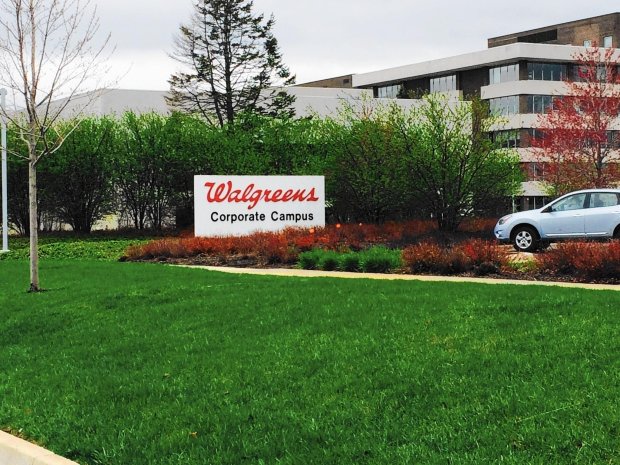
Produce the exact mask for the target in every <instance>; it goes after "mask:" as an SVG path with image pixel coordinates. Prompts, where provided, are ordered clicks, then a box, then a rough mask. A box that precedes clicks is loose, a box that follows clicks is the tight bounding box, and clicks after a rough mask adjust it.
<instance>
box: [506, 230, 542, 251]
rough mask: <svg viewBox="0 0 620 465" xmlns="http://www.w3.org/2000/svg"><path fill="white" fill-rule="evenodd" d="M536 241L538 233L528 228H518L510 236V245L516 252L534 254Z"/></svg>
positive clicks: (536, 246) (536, 245)
mask: <svg viewBox="0 0 620 465" xmlns="http://www.w3.org/2000/svg"><path fill="white" fill-rule="evenodd" d="M538 241H539V239H538V233H537V232H536V230H535V229H534V228H532V227H530V226H519V227H518V228H516V229H515V231H514V233H513V236H512V245H513V247H514V248H515V250H516V251H517V252H534V251H535V250H536V249H537V248H538Z"/></svg>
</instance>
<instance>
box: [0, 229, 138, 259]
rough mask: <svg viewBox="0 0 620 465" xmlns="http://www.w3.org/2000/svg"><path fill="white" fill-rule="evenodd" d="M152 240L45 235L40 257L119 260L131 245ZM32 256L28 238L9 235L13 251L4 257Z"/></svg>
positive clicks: (40, 245) (40, 247)
mask: <svg viewBox="0 0 620 465" xmlns="http://www.w3.org/2000/svg"><path fill="white" fill-rule="evenodd" d="M147 242H149V239H148V238H135V237H134V238H124V237H110V236H97V235H92V236H83V237H75V236H72V235H65V236H54V235H49V236H46V235H41V236H40V238H39V257H41V258H42V259H59V260H61V259H64V260H73V259H78V260H80V259H95V260H118V259H119V258H120V257H121V256H122V255H123V254H124V252H125V250H126V249H127V247H129V246H132V245H138V244H145V243H147ZM28 257H29V239H28V238H27V237H11V238H9V253H4V254H3V253H0V261H1V260H24V259H27V258H28Z"/></svg>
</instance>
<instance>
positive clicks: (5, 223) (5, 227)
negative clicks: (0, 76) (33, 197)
mask: <svg viewBox="0 0 620 465" xmlns="http://www.w3.org/2000/svg"><path fill="white" fill-rule="evenodd" d="M5 108H6V89H0V146H2V252H8V251H9V213H8V211H9V207H8V205H9V204H8V202H7V198H6V197H7V186H6V184H7V180H6V179H7V173H6V121H5V118H4V112H5V111H6V110H5Z"/></svg>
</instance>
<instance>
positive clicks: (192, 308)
mask: <svg viewBox="0 0 620 465" xmlns="http://www.w3.org/2000/svg"><path fill="white" fill-rule="evenodd" d="M41 273H42V274H41V276H42V284H43V285H44V287H45V288H46V290H47V291H46V292H43V293H39V294H28V293H26V292H25V291H26V289H27V283H28V263H27V261H24V260H7V261H3V262H1V263H0V289H1V290H2V292H0V347H1V348H2V350H0V428H1V429H4V430H8V431H10V432H12V433H14V434H19V435H21V436H24V437H26V438H28V439H30V440H34V441H37V442H39V443H41V444H42V445H43V446H46V447H48V448H51V449H52V450H54V451H55V452H57V453H59V454H61V455H63V456H66V457H69V458H71V459H74V460H77V461H78V462H80V463H81V464H84V465H96V464H106V465H144V464H149V465H163V464H166V465H203V464H205V463H209V464H211V463H213V464H230V465H238V464H244V463H248V464H261V463H264V464H272V463H281V464H304V465H312V464H320V465H324V464H342V463H358V464H377V465H378V464H388V463H389V464H403V465H404V464H411V463H424V464H435V463H436V464H440V463H458V464H480V463H495V462H502V463H508V464H522V463H554V464H564V463H566V464H568V463H614V461H615V460H616V459H617V457H618V450H619V448H618V440H617V437H618V435H617V425H618V424H620V410H618V409H617V408H616V407H617V399H618V397H620V342H619V341H620V330H619V327H618V324H617V322H618V319H619V317H620V314H619V311H620V294H618V293H617V292H614V291H589V290H580V289H565V288H555V287H544V288H543V287H537V286H510V285H506V286H488V285H480V284H463V283H426V282H420V281H408V282H391V281H390V282H382V281H381V282H380V281H371V280H365V279H360V280H335V279H329V278H312V279H303V278H286V277H278V278H275V277H266V276H243V275H227V274H224V273H216V272H209V271H205V270H190V269H183V268H177V267H167V266H166V267H164V266H159V265H155V264H149V263H118V262H112V261H101V260H99V261H92V260H72V261H62V260H52V259H44V260H43V261H42V269H41Z"/></svg>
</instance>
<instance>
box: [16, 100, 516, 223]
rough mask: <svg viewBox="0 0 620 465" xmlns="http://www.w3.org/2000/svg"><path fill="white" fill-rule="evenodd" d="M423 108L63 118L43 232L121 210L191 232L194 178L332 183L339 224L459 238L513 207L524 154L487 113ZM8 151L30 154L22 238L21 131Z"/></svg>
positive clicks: (51, 159)
mask: <svg viewBox="0 0 620 465" xmlns="http://www.w3.org/2000/svg"><path fill="white" fill-rule="evenodd" d="M425 103H426V104H425V105H421V106H420V107H419V108H418V107H416V108H415V109H412V110H410V111H409V112H407V111H405V110H402V109H399V108H398V107H395V106H390V107H383V108H378V107H376V106H369V107H368V108H362V109H361V110H360V111H354V110H353V109H352V108H343V110H342V112H341V114H340V115H339V116H338V117H336V118H333V119H324V120H319V119H312V118H310V119H308V118H306V119H284V120H279V119H278V120H276V119H272V118H266V117H261V116H258V115H243V116H242V117H240V118H239V119H238V120H237V121H236V122H235V123H234V124H231V125H228V126H226V127H224V128H219V127H211V126H209V125H207V124H206V123H205V122H204V121H203V120H201V119H198V118H195V117H192V116H188V115H183V114H173V115H171V116H162V115H156V114H143V115H136V114H133V113H127V114H125V115H123V116H122V117H121V118H119V119H115V118H110V117H103V118H88V119H85V120H83V121H81V122H80V124H79V125H77V127H75V125H76V124H77V123H76V122H71V121H69V122H65V123H64V124H63V125H61V126H59V127H57V128H55V130H57V131H58V132H59V133H60V135H62V134H66V135H67V137H66V139H65V142H64V144H63V145H62V146H61V147H60V149H58V150H57V151H56V152H54V153H53V154H51V155H47V156H45V157H43V158H42V159H41V160H40V162H39V163H38V165H37V166H38V168H37V169H38V186H39V210H40V213H41V215H40V224H41V226H42V227H43V228H44V229H54V228H58V227H59V225H60V224H69V225H70V226H71V227H72V228H73V229H74V230H75V231H79V232H89V231H90V230H91V228H92V227H93V224H94V223H95V222H96V221H97V220H100V219H102V218H104V217H105V216H106V215H108V214H115V215H117V216H119V217H120V219H121V226H122V227H132V228H135V229H138V230H142V229H162V228H165V227H169V226H175V227H177V228H184V227H189V226H191V224H192V222H193V177H194V175H197V174H202V175H254V176H256V175H323V176H325V180H326V186H325V187H326V198H327V203H328V205H329V206H328V211H327V214H328V219H329V222H334V223H336V222H360V221H361V222H364V223H367V222H371V223H376V222H379V223H382V222H385V221H389V220H399V221H401V220H407V219H420V218H433V219H434V221H435V222H436V223H437V224H438V226H439V227H440V228H441V229H445V230H450V231H452V230H455V229H456V228H457V226H458V225H459V223H460V222H461V220H462V219H463V218H464V217H468V216H475V215H483V214H485V213H486V214H489V215H490V216H495V215H496V214H499V213H504V212H505V211H507V208H508V206H507V205H506V201H507V199H508V198H509V196H510V195H511V194H514V193H515V189H517V188H518V187H519V180H520V176H519V169H518V156H517V155H516V154H515V153H513V152H510V151H506V150H503V149H501V148H500V147H499V145H498V144H497V143H496V142H495V141H493V140H492V138H491V137H490V136H489V134H488V133H486V132H484V131H483V130H482V129H481V128H480V127H479V125H476V124H474V125H472V120H479V119H481V118H483V116H484V115H485V114H484V113H483V109H482V108H480V106H479V105H474V104H469V103H467V104H466V103H460V104H458V105H456V104H455V102H449V101H445V100H441V99H440V97H438V96H435V97H430V96H429V97H428V101H427V102H425ZM487 116H488V115H487ZM455 127H456V128H472V127H473V128H474V130H475V131H479V132H476V133H472V132H471V130H463V131H454V130H453V128H455ZM49 136H50V137H51V138H52V140H58V139H61V138H62V137H59V135H58V134H51V133H50V135H49ZM8 145H9V152H10V154H11V155H20V156H21V158H20V157H16V156H11V157H10V164H9V165H10V166H9V176H10V182H9V188H10V190H11V192H10V193H9V197H10V198H11V201H10V203H9V206H10V211H9V215H10V220H11V222H12V223H13V225H14V226H15V228H16V229H17V230H19V231H20V232H22V233H25V232H26V231H27V230H28V227H29V225H28V190H27V171H28V170H27V163H26V162H25V158H26V156H27V149H26V146H25V144H24V142H23V140H22V139H21V138H20V137H19V134H17V132H16V129H15V128H9V138H8Z"/></svg>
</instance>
